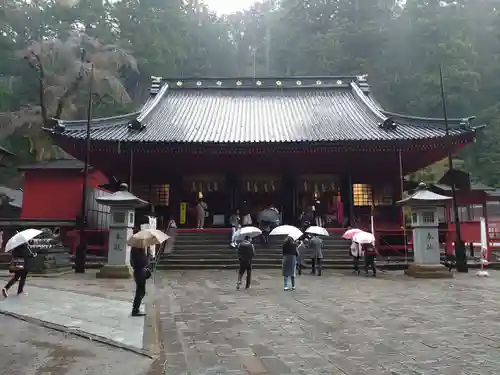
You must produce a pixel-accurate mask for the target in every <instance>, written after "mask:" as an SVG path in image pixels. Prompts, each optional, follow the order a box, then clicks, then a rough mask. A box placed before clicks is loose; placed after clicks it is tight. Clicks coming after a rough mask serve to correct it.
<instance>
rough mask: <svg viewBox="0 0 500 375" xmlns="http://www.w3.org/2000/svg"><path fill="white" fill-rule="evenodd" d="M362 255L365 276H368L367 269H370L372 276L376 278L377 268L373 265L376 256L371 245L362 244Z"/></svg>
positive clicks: (374, 249) (375, 251) (375, 250)
mask: <svg viewBox="0 0 500 375" xmlns="http://www.w3.org/2000/svg"><path fill="white" fill-rule="evenodd" d="M362 246H363V254H364V257H365V275H368V269H369V268H371V269H372V276H373V277H375V276H377V266H376V264H375V257H376V256H377V249H376V248H375V246H374V245H373V244H363V245H362Z"/></svg>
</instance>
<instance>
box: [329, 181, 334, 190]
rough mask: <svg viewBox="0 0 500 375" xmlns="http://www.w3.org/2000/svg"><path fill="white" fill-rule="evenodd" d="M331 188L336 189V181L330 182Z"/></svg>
mask: <svg viewBox="0 0 500 375" xmlns="http://www.w3.org/2000/svg"><path fill="white" fill-rule="evenodd" d="M330 190H331V191H335V182H330Z"/></svg>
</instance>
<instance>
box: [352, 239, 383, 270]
mask: <svg viewBox="0 0 500 375" xmlns="http://www.w3.org/2000/svg"><path fill="white" fill-rule="evenodd" d="M352 241H353V242H355V243H357V244H359V246H361V247H362V249H361V251H362V254H363V255H364V261H365V262H364V263H365V274H366V275H368V269H369V268H371V269H372V271H373V275H372V276H373V277H375V276H377V268H376V266H375V256H376V255H377V250H376V249H375V236H374V235H373V234H372V233H368V232H359V233H357V234H355V235H354V237H352Z"/></svg>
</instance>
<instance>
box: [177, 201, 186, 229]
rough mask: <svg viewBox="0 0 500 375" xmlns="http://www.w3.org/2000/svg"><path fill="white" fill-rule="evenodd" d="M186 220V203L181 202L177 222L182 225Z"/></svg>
mask: <svg viewBox="0 0 500 375" xmlns="http://www.w3.org/2000/svg"><path fill="white" fill-rule="evenodd" d="M186 221H187V203H181V207H180V214H179V224H181V225H184V224H186Z"/></svg>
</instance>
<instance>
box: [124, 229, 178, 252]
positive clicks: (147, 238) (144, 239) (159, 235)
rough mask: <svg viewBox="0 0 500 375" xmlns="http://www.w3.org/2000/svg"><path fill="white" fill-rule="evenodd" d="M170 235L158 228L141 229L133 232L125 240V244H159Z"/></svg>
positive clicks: (141, 246) (144, 245) (145, 245)
mask: <svg viewBox="0 0 500 375" xmlns="http://www.w3.org/2000/svg"><path fill="white" fill-rule="evenodd" d="M169 238H170V237H169V236H167V235H166V234H165V233H163V232H162V231H161V230H158V229H143V230H141V231H140V232H137V233H135V234H134V235H132V237H130V238H129V239H128V241H127V245H129V246H132V247H138V248H146V247H149V246H154V245H159V244H161V243H163V242H165V241H166V240H168V239H169Z"/></svg>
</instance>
